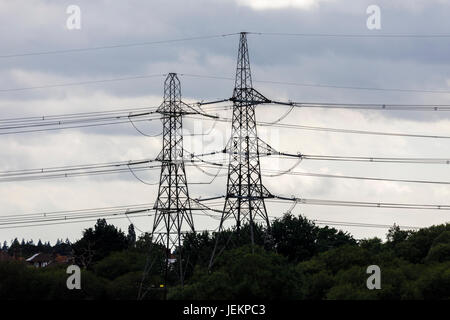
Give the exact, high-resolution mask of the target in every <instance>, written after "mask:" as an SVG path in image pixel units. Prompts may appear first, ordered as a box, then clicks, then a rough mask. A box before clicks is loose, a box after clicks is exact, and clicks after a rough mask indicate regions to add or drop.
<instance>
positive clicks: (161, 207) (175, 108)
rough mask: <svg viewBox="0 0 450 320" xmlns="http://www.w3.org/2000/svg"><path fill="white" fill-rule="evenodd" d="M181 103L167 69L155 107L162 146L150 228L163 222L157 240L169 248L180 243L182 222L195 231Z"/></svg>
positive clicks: (176, 82) (173, 77)
mask: <svg viewBox="0 0 450 320" xmlns="http://www.w3.org/2000/svg"><path fill="white" fill-rule="evenodd" d="M183 107H184V103H183V102H182V101H181V85H180V80H179V79H178V77H177V75H176V74H175V73H170V74H169V75H168V76H167V78H166V80H165V82H164V102H163V103H162V105H161V106H160V107H159V109H158V110H157V111H158V112H159V113H160V114H161V115H162V116H163V117H162V118H163V147H162V151H161V153H160V154H159V156H158V157H157V159H158V160H159V161H161V175H160V183H159V191H158V198H157V200H156V203H155V209H156V212H155V217H154V222H153V229H152V237H153V234H154V233H155V232H156V231H157V230H158V228H159V227H160V226H161V224H162V223H163V224H164V226H163V231H164V232H162V233H160V234H159V236H158V238H157V239H156V241H157V242H160V243H161V244H163V245H164V246H165V247H166V248H167V249H168V250H173V249H174V248H175V247H180V246H181V244H182V239H181V234H182V228H183V227H184V225H186V226H187V229H189V230H188V231H194V221H193V219H192V212H191V205H190V198H189V191H188V185H187V179H186V171H185V166H184V158H183V133H182V129H183V120H182V118H183V115H184V114H185V111H184V109H183Z"/></svg>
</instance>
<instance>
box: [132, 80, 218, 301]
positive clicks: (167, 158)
mask: <svg viewBox="0 0 450 320" xmlns="http://www.w3.org/2000/svg"><path fill="white" fill-rule="evenodd" d="M157 112H158V113H160V114H161V118H162V122H163V146H162V151H161V152H160V154H159V155H158V157H157V158H156V159H157V160H158V161H160V162H161V175H160V181H159V190H158V198H157V200H156V203H155V206H154V209H155V216H154V222H153V227H152V231H151V239H152V242H154V243H158V244H161V245H163V246H164V248H165V250H166V263H165V270H164V282H166V280H167V273H168V268H169V266H168V265H169V255H170V254H172V252H173V251H175V256H176V260H177V264H178V276H179V279H180V284H181V285H182V286H183V284H184V272H183V258H184V257H183V256H182V250H181V248H182V234H183V233H185V232H189V231H191V232H194V221H193V219H192V212H191V199H190V198H189V190H188V183H187V179H186V171H185V159H184V152H183V151H184V149H183V132H182V130H183V116H184V115H188V114H201V115H204V116H208V117H212V116H209V115H206V114H204V113H201V112H198V111H196V110H195V109H194V108H192V107H191V106H189V105H187V104H186V103H184V102H183V101H182V100H181V85H180V80H179V79H178V77H177V74H176V73H169V75H168V76H167V78H166V80H165V82H164V102H163V103H162V105H161V106H160V107H159V108H158V109H157ZM149 260H150V254H149V259H148V260H147V265H146V267H145V270H144V275H143V280H142V282H141V287H140V289H139V295H138V299H141V298H142V285H143V282H144V280H145V278H146V276H147V274H148V273H149V271H150V269H151V265H150V261H149ZM165 284H166V283H164V286H165ZM164 290H165V289H164Z"/></svg>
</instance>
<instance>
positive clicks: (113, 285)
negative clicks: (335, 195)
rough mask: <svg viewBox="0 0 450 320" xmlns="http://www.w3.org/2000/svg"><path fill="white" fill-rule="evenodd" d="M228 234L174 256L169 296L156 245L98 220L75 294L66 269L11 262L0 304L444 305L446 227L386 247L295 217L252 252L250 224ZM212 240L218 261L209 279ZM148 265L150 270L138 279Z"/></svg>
mask: <svg viewBox="0 0 450 320" xmlns="http://www.w3.org/2000/svg"><path fill="white" fill-rule="evenodd" d="M231 232H232V231H231V230H227V231H224V232H222V233H220V234H218V233H214V234H211V233H208V232H204V233H191V234H187V235H186V238H185V240H184V243H183V246H182V248H178V249H177V250H181V253H182V257H183V258H182V261H181V263H182V264H183V267H184V273H185V285H184V287H181V286H180V285H179V282H178V273H177V271H178V270H179V268H178V267H179V265H178V263H180V261H176V262H175V263H174V264H171V267H170V268H169V271H168V275H167V291H165V288H161V287H160V285H161V284H163V283H164V269H165V268H164V266H165V256H166V250H165V248H163V247H161V246H156V245H152V244H151V242H150V237H149V235H148V234H144V235H141V236H140V237H138V238H137V237H136V234H135V232H134V228H133V226H132V225H130V227H129V230H128V233H127V234H125V233H124V232H122V231H121V230H118V229H117V228H116V227H114V226H113V225H109V224H107V223H106V221H105V220H98V221H97V224H96V225H95V226H94V227H93V228H89V229H86V230H85V231H84V232H83V237H82V238H81V239H80V240H78V241H77V242H75V243H73V244H71V245H70V247H71V252H72V253H73V255H74V259H75V263H76V264H77V265H79V266H80V267H82V289H81V290H68V289H67V288H66V279H67V277H68V275H67V274H66V273H65V268H66V266H63V265H57V266H53V267H52V266H49V267H46V268H41V269H36V268H33V267H29V266H27V265H26V264H24V263H23V262H17V261H10V262H2V263H0V299H129V300H134V299H136V298H137V296H138V291H139V288H141V289H142V291H141V293H143V298H144V299H164V298H165V297H166V298H167V299H268V300H276V299H450V224H445V225H439V226H433V227H430V228H425V229H421V230H418V231H402V230H400V229H399V228H398V227H395V226H394V227H393V228H391V229H390V230H389V232H388V234H387V240H386V241H384V242H383V241H382V240H381V239H378V238H372V239H366V240H360V241H356V240H355V239H354V238H353V237H352V236H351V235H350V234H348V233H345V232H342V231H338V230H336V229H334V228H329V227H319V226H316V225H315V224H314V223H313V222H311V221H309V220H307V219H306V218H304V217H302V216H298V217H295V216H293V215H285V216H284V217H283V218H280V219H278V220H276V221H274V222H273V224H272V226H271V230H270V233H268V232H267V230H265V228H263V227H261V226H255V227H254V239H255V246H251V245H250V236H249V235H250V232H249V226H248V225H246V226H243V227H242V228H241V230H240V233H239V234H238V235H236V234H235V235H234V236H233V237H230V235H231ZM268 234H270V236H268ZM216 237H219V238H218V240H217V239H216ZM216 240H217V241H218V243H219V245H218V248H219V250H218V253H220V254H219V255H218V257H217V259H215V260H214V264H213V266H212V269H211V272H208V265H209V263H210V257H211V252H212V250H213V248H214V245H215V243H216ZM226 244H227V246H226V249H225V250H222V248H224V247H225V245H226ZM149 253H150V254H149ZM369 265H378V266H379V267H380V269H381V289H380V290H368V289H367V287H366V280H367V278H368V277H369V276H370V275H368V274H367V273H366V269H367V267H368V266H369ZM145 266H151V268H150V269H149V272H148V276H147V277H145V278H144V280H143V276H142V275H143V270H144V267H145Z"/></svg>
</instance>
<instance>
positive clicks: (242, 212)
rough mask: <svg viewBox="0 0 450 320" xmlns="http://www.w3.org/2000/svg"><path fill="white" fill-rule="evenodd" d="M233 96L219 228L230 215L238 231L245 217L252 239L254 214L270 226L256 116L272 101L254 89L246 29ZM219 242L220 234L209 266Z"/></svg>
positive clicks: (268, 194)
mask: <svg viewBox="0 0 450 320" xmlns="http://www.w3.org/2000/svg"><path fill="white" fill-rule="evenodd" d="M231 100H232V101H233V118H232V129H231V130H232V131H231V139H230V141H229V142H228V145H227V147H226V152H227V153H229V154H230V161H229V168H228V182H227V193H226V195H225V205H224V210H223V213H222V218H221V221H220V226H219V232H220V231H221V230H222V229H223V223H224V221H225V220H227V219H228V218H230V217H232V218H234V220H235V221H236V231H237V232H239V230H240V227H241V223H242V222H244V221H246V222H249V223H250V230H251V232H252V234H251V240H252V243H253V242H254V239H253V224H254V221H255V218H260V219H262V220H263V221H264V222H265V223H266V224H267V226H268V227H270V223H269V217H268V215H267V210H266V205H265V202H264V199H265V198H270V197H271V194H270V192H269V191H268V190H267V189H266V188H265V187H264V185H263V184H262V181H261V169H260V161H259V152H260V149H261V148H263V149H265V148H267V147H268V146H267V145H266V144H264V145H263V144H262V142H261V141H260V140H259V138H258V133H257V127H256V118H255V106H256V105H257V104H260V103H267V102H270V101H269V100H268V99H267V98H265V97H264V96H263V95H262V94H260V93H259V92H258V91H256V90H255V89H253V85H252V76H251V71H250V60H249V53H248V46H247V34H246V33H245V32H242V33H241V35H240V42H239V51H238V63H237V69H236V80H235V88H234V91H233V97H232V99H231ZM260 143H261V145H260ZM217 243H218V238H217V240H216V246H215V248H214V251H213V255H212V257H211V261H210V267H211V265H212V263H213V259H214V254H215V251H216V249H217Z"/></svg>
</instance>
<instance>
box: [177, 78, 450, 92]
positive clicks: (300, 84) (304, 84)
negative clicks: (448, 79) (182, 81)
mask: <svg viewBox="0 0 450 320" xmlns="http://www.w3.org/2000/svg"><path fill="white" fill-rule="evenodd" d="M181 75H182V76H186V77H190V78H200V79H202V78H203V79H211V80H227V81H234V79H233V78H230V77H222V76H214V75H199V74H189V73H183V74H181ZM253 82H257V83H267V84H275V85H287V86H295V87H311V88H328V89H345V90H363V91H387V92H403V93H433V94H449V93H450V91H449V90H425V89H423V90H420V89H407V88H380V87H361V86H340V85H334V84H320V83H309V82H291V81H273V80H253Z"/></svg>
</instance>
